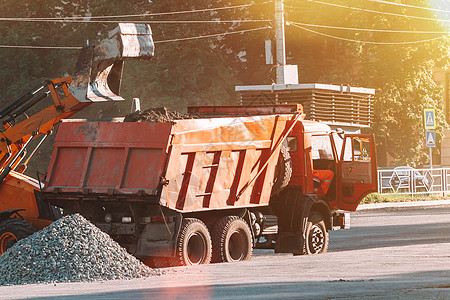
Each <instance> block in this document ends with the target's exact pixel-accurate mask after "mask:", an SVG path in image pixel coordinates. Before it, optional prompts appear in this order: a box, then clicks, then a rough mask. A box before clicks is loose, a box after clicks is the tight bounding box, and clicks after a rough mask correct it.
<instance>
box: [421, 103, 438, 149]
mask: <svg viewBox="0 0 450 300" xmlns="http://www.w3.org/2000/svg"><path fill="white" fill-rule="evenodd" d="M423 122H424V126H425V130H430V129H436V119H435V118H434V108H426V109H424V110H423ZM433 147H434V146H433Z"/></svg>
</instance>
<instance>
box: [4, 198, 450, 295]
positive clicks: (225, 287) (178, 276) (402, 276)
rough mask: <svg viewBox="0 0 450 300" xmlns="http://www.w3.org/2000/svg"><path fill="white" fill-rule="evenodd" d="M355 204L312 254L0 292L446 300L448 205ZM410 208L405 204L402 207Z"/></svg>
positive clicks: (263, 256)
mask: <svg viewBox="0 0 450 300" xmlns="http://www.w3.org/2000/svg"><path fill="white" fill-rule="evenodd" d="M444 201H446V202H443V203H432V202H430V203H428V204H427V203H424V204H421V203H419V204H418V206H414V207H404V206H402V205H401V204H395V207H384V206H383V205H382V204H380V205H371V206H369V207H368V206H364V205H363V206H361V208H362V209H361V210H359V211H358V212H355V213H352V214H351V215H352V228H351V229H349V230H339V231H335V232H331V235H330V237H331V241H330V248H329V252H328V253H327V254H324V255H317V256H292V255H289V254H275V253H273V251H272V250H255V252H254V256H253V258H252V259H251V260H249V261H244V262H240V263H222V264H211V265H202V266H195V267H177V268H168V269H163V272H162V275H159V276H151V277H148V278H141V279H133V280H124V281H117V280H115V281H104V282H92V283H58V284H38V285H22V286H4V287H0V293H1V295H2V297H1V298H2V299H23V298H30V299H80V298H85V299H87V298H88V299H109V300H111V299H244V298H245V299H276V298H279V299H361V298H364V299H450V234H449V232H450V231H449V228H450V201H448V200H444ZM409 205H410V204H409ZM391 206H392V205H391Z"/></svg>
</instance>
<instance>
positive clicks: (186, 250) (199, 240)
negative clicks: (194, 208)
mask: <svg viewBox="0 0 450 300" xmlns="http://www.w3.org/2000/svg"><path fill="white" fill-rule="evenodd" d="M211 251H212V245H211V235H210V234H209V230H208V228H207V227H206V225H205V224H204V223H203V222H202V221H200V220H199V219H195V218H186V219H184V220H183V223H182V225H181V231H180V235H179V237H178V240H177V246H176V253H175V259H174V263H173V264H174V265H183V266H192V265H201V264H209V263H210V262H211Z"/></svg>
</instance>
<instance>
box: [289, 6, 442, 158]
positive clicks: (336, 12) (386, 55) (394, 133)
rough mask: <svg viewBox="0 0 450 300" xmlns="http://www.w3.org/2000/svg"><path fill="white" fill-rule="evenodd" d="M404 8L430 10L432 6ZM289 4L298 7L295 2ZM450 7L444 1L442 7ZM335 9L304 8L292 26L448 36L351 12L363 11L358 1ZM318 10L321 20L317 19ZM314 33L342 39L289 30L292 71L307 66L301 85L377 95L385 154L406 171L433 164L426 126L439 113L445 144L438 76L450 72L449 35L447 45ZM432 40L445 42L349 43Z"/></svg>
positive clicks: (425, 25)
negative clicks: (426, 115) (428, 114)
mask: <svg viewBox="0 0 450 300" xmlns="http://www.w3.org/2000/svg"><path fill="white" fill-rule="evenodd" d="M336 2H338V3H336ZM402 2H408V3H406V4H411V5H415V6H423V7H426V4H427V2H428V1H422V0H416V1H402ZM289 3H291V4H292V5H294V3H296V1H289ZM444 3H445V2H444V1H442V4H444ZM333 4H337V5H342V7H336V6H326V5H323V4H320V3H314V2H311V3H308V4H305V5H304V7H303V9H301V10H298V11H292V12H291V13H290V17H289V18H290V20H291V21H297V22H302V23H314V24H323V25H329V26H341V27H357V28H372V29H388V30H389V29H390V30H403V31H413V30H416V31H445V28H443V27H442V26H441V25H439V24H437V23H436V22H433V21H430V20H422V19H408V18H402V17H398V16H392V15H385V14H376V13H370V12H368V11H361V10H351V9H348V8H346V7H347V6H350V7H362V6H361V2H360V1H357V0H351V1H334V2H333ZM364 9H366V10H378V11H384V12H388V13H393V14H394V13H395V14H406V15H413V16H417V17H422V18H436V16H435V15H434V14H433V13H432V11H427V10H421V9H413V8H405V7H398V6H394V5H389V4H384V5H383V4H380V3H379V2H368V3H367V1H366V2H365V3H364ZM312 10H314V11H316V12H317V13H315V14H310V13H309V12H310V11H312ZM291 27H292V26H291ZM307 28H308V29H313V30H315V31H319V32H321V33H325V34H329V35H333V36H338V37H340V38H342V39H340V40H337V39H331V38H327V37H323V36H320V35H317V34H313V33H310V32H306V31H301V30H300V29H298V28H290V30H291V31H290V34H289V35H288V37H289V39H288V41H287V43H288V45H289V48H288V50H289V51H290V53H291V55H292V59H291V61H290V63H293V64H298V65H299V66H300V78H301V80H302V81H303V82H305V81H309V82H324V83H339V84H345V85H347V84H349V85H354V86H355V85H357V86H364V87H371V88H375V89H376V97H375V103H374V124H373V126H372V132H374V133H375V134H376V136H377V141H378V144H379V146H380V148H384V149H386V150H387V152H388V153H389V154H390V155H392V156H393V157H394V158H395V159H397V161H398V163H399V164H409V165H413V166H414V165H418V164H423V163H425V162H426V161H427V159H428V158H427V151H426V150H425V148H426V147H425V136H424V133H425V132H424V130H423V125H422V124H423V121H422V114H423V109H424V108H435V109H436V112H437V118H436V121H437V128H438V129H437V130H436V133H437V137H438V138H439V140H440V138H441V137H442V131H443V129H444V128H446V126H447V124H446V122H445V117H444V111H443V109H444V108H443V103H442V100H441V98H442V90H441V88H440V87H438V86H437V85H436V83H435V82H434V81H433V78H432V69H433V67H436V66H440V67H445V66H448V64H449V49H450V43H449V39H448V34H447V35H446V37H445V35H444V36H443V34H419V33H417V34H410V33H386V32H358V31H357V32H356V33H355V31H349V30H337V29H323V28H321V29H317V28H311V27H307ZM439 37H441V38H439ZM431 38H439V39H436V40H433V41H428V42H421V43H415V44H396V45H394V44H393V45H385V44H363V43H355V42H350V41H344V40H343V39H353V40H361V41H369V42H380V43H389V42H390V43H401V42H404V41H417V40H425V39H431ZM294 54H297V55H296V56H294Z"/></svg>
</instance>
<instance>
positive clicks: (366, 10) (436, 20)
mask: <svg viewBox="0 0 450 300" xmlns="http://www.w3.org/2000/svg"><path fill="white" fill-rule="evenodd" d="M306 1H309V2H314V3H318V4H323V5H329V6H334V7H340V8H347V9H353V10H358V11H361V12H370V13H376V14H382V15H389V16H395V17H403V18H410V19H417V20H426V21H435V22H446V23H450V20H442V19H433V18H426V17H418V16H410V15H402V14H396V13H389V12H383V11H379V10H372V9H365V8H360V7H353V6H347V5H341V4H334V3H329V2H323V1H318V0H306Z"/></svg>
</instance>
